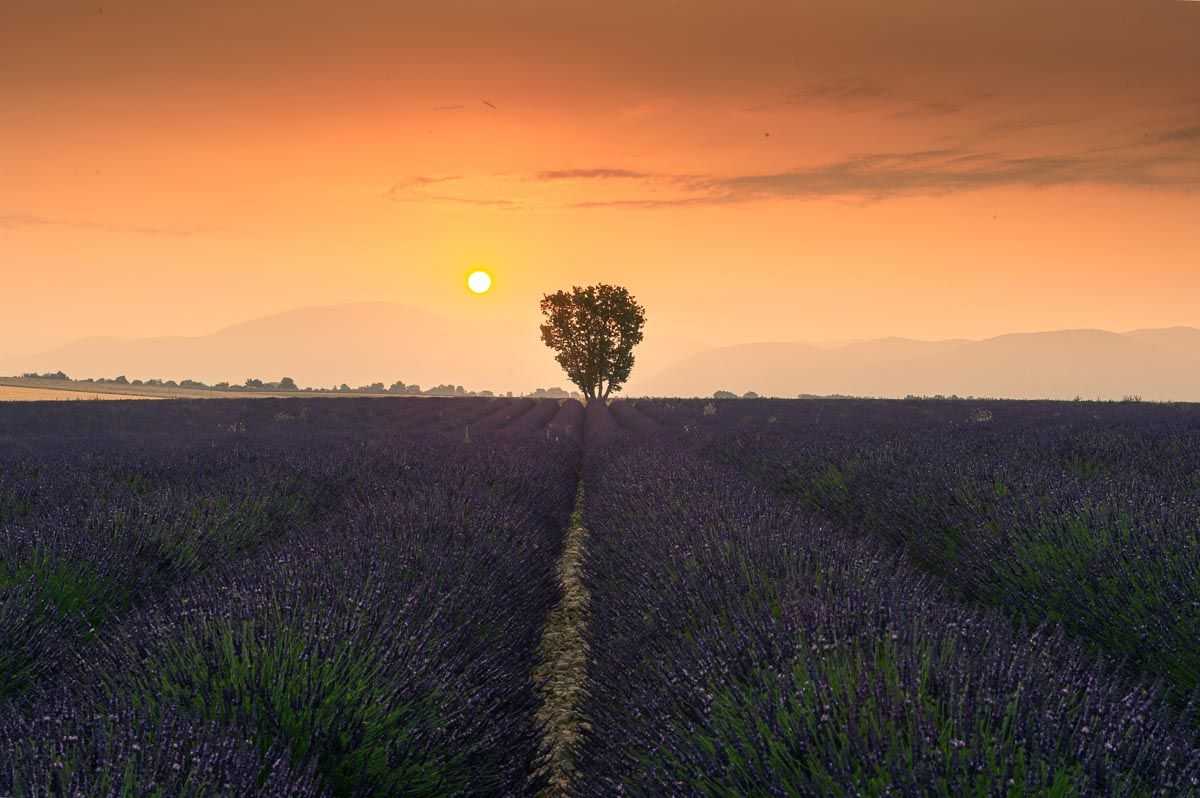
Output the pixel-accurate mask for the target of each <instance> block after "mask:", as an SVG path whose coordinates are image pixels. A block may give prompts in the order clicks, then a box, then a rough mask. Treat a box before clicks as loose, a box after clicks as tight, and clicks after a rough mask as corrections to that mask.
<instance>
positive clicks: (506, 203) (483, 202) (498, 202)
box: [421, 194, 518, 208]
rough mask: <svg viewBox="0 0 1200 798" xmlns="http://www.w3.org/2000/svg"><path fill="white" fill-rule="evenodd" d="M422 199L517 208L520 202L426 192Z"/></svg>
mask: <svg viewBox="0 0 1200 798" xmlns="http://www.w3.org/2000/svg"><path fill="white" fill-rule="evenodd" d="M421 199H429V200H436V201H437V202H455V203H458V204H460V205H479V206H487V207H493V208H516V207H518V203H517V202H515V201H514V200H509V199H488V198H486V197H485V198H477V197H455V196H451V195H449V194H426V195H425V196H423V197H422V198H421Z"/></svg>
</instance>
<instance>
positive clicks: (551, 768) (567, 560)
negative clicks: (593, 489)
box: [533, 481, 591, 798]
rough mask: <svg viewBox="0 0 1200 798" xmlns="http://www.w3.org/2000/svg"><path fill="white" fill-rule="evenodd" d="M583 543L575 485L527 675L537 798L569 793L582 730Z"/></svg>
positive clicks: (584, 672)
mask: <svg viewBox="0 0 1200 798" xmlns="http://www.w3.org/2000/svg"><path fill="white" fill-rule="evenodd" d="M586 543H587V529H585V528H584V526H583V483H582V481H581V482H580V485H579V489H578V491H577V492H576V495H575V511H574V512H573V513H572V514H571V525H570V527H569V528H568V529H567V534H566V539H565V540H564V541H563V553H562V557H561V558H560V559H559V562H558V581H559V585H560V587H561V590H562V598H560V599H559V603H558V605H557V606H556V607H555V608H554V609H553V610H551V612H550V615H549V617H548V618H547V619H546V628H545V631H544V632H543V633H542V642H541V645H540V646H539V650H538V666H537V668H536V669H535V670H534V674H533V677H534V681H535V682H536V683H537V690H538V694H539V696H540V697H541V702H542V704H541V707H540V708H539V709H538V712H537V715H536V717H537V721H538V723H539V724H540V725H541V726H542V727H543V728H544V730H545V731H544V733H543V738H542V754H543V757H544V759H543V764H542V768H541V771H540V773H539V775H544V776H545V777H546V778H547V781H548V785H547V786H546V787H545V788H544V789H543V790H542V791H541V792H540V793H539V795H540V796H542V798H565V796H569V795H570V794H571V787H572V784H573V783H574V780H575V775H576V774H575V753H576V751H577V750H578V746H579V742H580V740H581V739H582V737H583V734H584V733H585V732H586V731H587V730H588V725H587V721H586V720H585V719H584V718H583V716H582V715H581V714H580V707H581V705H582V703H583V699H584V696H585V691H586V683H587V660H588V644H587V623H588V607H589V603H590V600H591V596H590V594H589V593H588V590H587V587H586V586H585V585H584V584H583V579H582V571H583V558H584V551H585V545H586Z"/></svg>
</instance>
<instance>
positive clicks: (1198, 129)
mask: <svg viewBox="0 0 1200 798" xmlns="http://www.w3.org/2000/svg"><path fill="white" fill-rule="evenodd" d="M1158 140H1159V141H1161V142H1164V143H1171V144H1173V143H1177V142H1192V141H1196V142H1200V125H1193V126H1192V127H1184V128H1179V129H1178V130H1171V131H1168V132H1167V133H1164V134H1162V135H1161V136H1159V138H1158Z"/></svg>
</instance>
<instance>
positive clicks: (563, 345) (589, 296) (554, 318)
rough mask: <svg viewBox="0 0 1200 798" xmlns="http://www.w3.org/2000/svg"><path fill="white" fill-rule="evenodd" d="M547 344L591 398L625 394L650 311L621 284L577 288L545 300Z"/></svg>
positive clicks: (542, 327) (544, 339) (605, 397)
mask: <svg viewBox="0 0 1200 798" xmlns="http://www.w3.org/2000/svg"><path fill="white" fill-rule="evenodd" d="M541 307H542V316H543V317H545V322H544V323H543V324H542V326H541V330H542V343H544V344H545V345H546V346H548V347H550V348H551V349H553V350H554V353H555V354H554V359H555V360H557V361H558V364H559V365H560V366H562V368H563V371H565V372H566V374H567V377H569V378H570V380H571V382H573V383H575V384H576V385H577V386H579V390H580V391H581V392H582V393H583V395H584V396H586V397H587V398H588V399H607V398H608V396H609V394H611V393H612V392H613V391H620V390H621V387H622V386H623V385H624V383H625V381H626V380H627V379H629V373H630V372H631V371H632V370H633V348H634V347H635V346H637V345H638V344H639V343H641V340H642V328H643V327H644V326H645V324H646V309H645V308H644V307H642V306H641V305H639V304H638V302H637V300H636V299H634V298H633V296H632V295H631V294H630V293H629V291H628V290H627V289H625V288H623V287H621V286H617V285H605V284H603V283H601V284H599V285H589V286H587V287H586V288H580V287H579V286H575V287H573V288H572V289H571V290H570V291H569V292H568V291H558V292H556V293H553V294H546V295H545V296H543V297H542V303H541Z"/></svg>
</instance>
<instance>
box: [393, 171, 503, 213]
mask: <svg viewBox="0 0 1200 798" xmlns="http://www.w3.org/2000/svg"><path fill="white" fill-rule="evenodd" d="M463 179H465V178H464V177H463V176H462V175H439V176H430V175H418V176H416V177H409V178H405V179H404V180H399V181H397V182H395V183H393V184H392V186H391V188H389V189H388V190H387V191H385V192H384V194H383V196H384V198H385V199H387V200H390V201H391V202H428V201H430V200H433V201H435V202H451V203H455V204H458V205H477V206H480V207H493V208H517V207H520V203H518V202H516V201H514V200H511V199H496V198H490V197H464V196H461V195H456V194H430V193H429V192H427V191H425V190H424V189H425V188H426V187H428V186H435V185H438V184H442V183H453V182H456V181H460V180H463Z"/></svg>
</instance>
